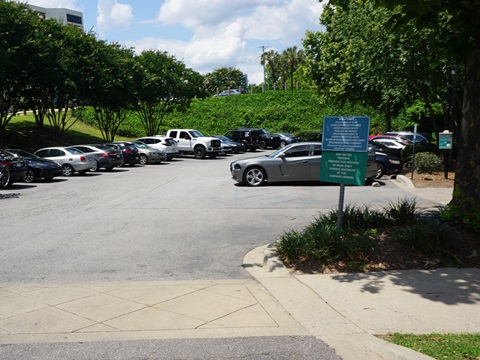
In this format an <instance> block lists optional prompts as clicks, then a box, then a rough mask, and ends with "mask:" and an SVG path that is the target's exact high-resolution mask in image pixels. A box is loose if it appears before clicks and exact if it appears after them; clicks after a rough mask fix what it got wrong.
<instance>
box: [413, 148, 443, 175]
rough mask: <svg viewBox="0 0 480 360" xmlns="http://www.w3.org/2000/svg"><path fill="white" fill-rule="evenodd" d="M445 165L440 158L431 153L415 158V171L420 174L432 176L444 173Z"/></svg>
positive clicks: (418, 155)
mask: <svg viewBox="0 0 480 360" xmlns="http://www.w3.org/2000/svg"><path fill="white" fill-rule="evenodd" d="M442 168H443V164H442V159H441V158H440V156H438V155H436V154H434V153H431V152H422V153H420V154H417V155H416V156H415V169H416V170H417V172H419V173H428V174H431V173H433V172H436V171H442Z"/></svg>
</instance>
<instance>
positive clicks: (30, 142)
mask: <svg viewBox="0 0 480 360" xmlns="http://www.w3.org/2000/svg"><path fill="white" fill-rule="evenodd" d="M87 110H88V109H87ZM336 115H367V116H370V117H371V118H372V120H371V124H374V123H376V122H377V123H381V121H382V117H381V115H379V114H378V112H377V111H376V110H374V109H371V108H367V107H363V106H359V105H349V104H347V105H344V106H341V107H339V106H333V105H326V104H324V103H322V101H321V100H320V99H319V97H318V96H317V94H316V92H315V91H313V90H294V91H282V90H277V91H267V92H265V93H259V94H248V95H234V96H222V97H215V98H208V99H203V100H199V99H194V100H193V101H192V104H191V107H190V108H189V109H188V110H187V111H186V112H175V113H172V114H169V115H168V116H167V117H166V118H165V119H164V122H163V124H162V130H163V132H166V131H167V130H168V129H170V128H194V129H198V130H200V131H201V132H203V133H204V134H205V135H222V134H224V133H226V132H227V131H228V130H232V129H235V128H239V127H260V128H265V129H267V130H269V131H271V132H289V133H296V134H298V133H305V132H315V133H319V132H321V130H322V125H323V117H324V116H336ZM82 116H83V118H82V121H77V122H76V123H75V125H74V126H73V127H72V128H71V129H70V130H68V131H66V132H60V133H58V132H55V131H53V130H52V129H51V127H50V126H49V125H48V124H47V125H45V127H44V128H37V127H36V126H35V122H34V119H33V116H32V115H20V116H15V117H14V118H13V119H12V121H11V122H10V123H9V124H8V125H7V133H6V135H5V137H4V141H3V144H0V147H4V148H22V149H25V150H28V151H35V150H37V149H39V148H41V147H45V146H54V145H73V144H80V143H95V142H103V139H102V136H101V133H100V131H99V130H98V129H97V128H96V127H95V121H94V119H93V117H92V115H91V112H90V113H89V112H88V111H85V112H83V113H82ZM144 135H147V134H146V133H145V131H144V130H143V128H142V126H141V122H140V120H139V119H138V117H137V115H136V114H135V113H134V112H132V113H130V114H129V115H128V117H127V120H126V121H125V123H124V124H123V125H122V127H121V128H120V131H119V135H118V136H117V137H116V138H115V140H124V139H133V138H136V137H140V136H144Z"/></svg>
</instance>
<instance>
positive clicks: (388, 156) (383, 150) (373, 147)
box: [369, 141, 403, 179]
mask: <svg viewBox="0 0 480 360" xmlns="http://www.w3.org/2000/svg"><path fill="white" fill-rule="evenodd" d="M369 149H370V151H374V152H375V163H376V165H377V174H376V176H375V179H380V178H382V177H383V176H384V175H387V176H390V175H396V174H401V173H402V170H403V164H402V161H401V160H400V157H399V156H395V155H394V153H391V152H390V153H389V152H388V150H389V149H388V147H386V146H384V145H382V144H379V143H377V142H375V141H370V143H369Z"/></svg>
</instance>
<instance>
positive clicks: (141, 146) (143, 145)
mask: <svg viewBox="0 0 480 360" xmlns="http://www.w3.org/2000/svg"><path fill="white" fill-rule="evenodd" d="M133 143H134V144H135V146H136V147H137V148H139V149H149V148H150V146H148V145H146V144H144V143H142V142H141V141H134V142H133Z"/></svg>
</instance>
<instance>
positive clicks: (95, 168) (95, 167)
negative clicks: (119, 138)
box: [90, 161, 100, 172]
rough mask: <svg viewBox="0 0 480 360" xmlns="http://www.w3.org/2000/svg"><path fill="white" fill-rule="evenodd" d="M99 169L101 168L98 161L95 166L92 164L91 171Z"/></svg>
mask: <svg viewBox="0 0 480 360" xmlns="http://www.w3.org/2000/svg"><path fill="white" fill-rule="evenodd" d="M98 170H100V167H99V166H98V161H95V166H92V167H91V168H90V171H91V172H95V171H98Z"/></svg>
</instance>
